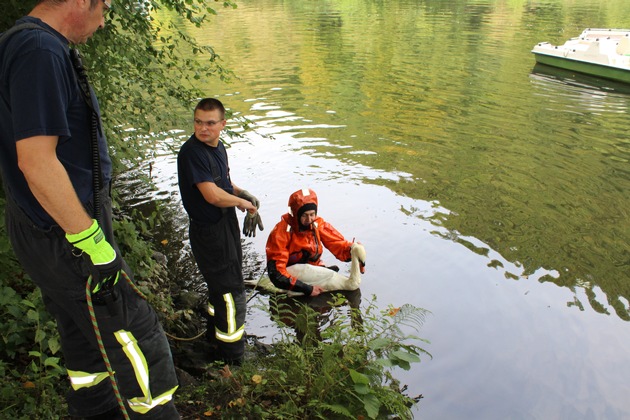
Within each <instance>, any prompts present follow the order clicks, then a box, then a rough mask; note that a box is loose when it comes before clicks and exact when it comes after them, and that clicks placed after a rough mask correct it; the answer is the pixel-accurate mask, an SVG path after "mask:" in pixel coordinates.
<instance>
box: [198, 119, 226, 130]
mask: <svg viewBox="0 0 630 420" xmlns="http://www.w3.org/2000/svg"><path fill="white" fill-rule="evenodd" d="M222 121H224V120H219V121H212V120H210V121H201V120H199V119H197V118H195V125H196V126H199V127H208V128H210V127H214V126H215V125H217V124H219V123H220V122H222Z"/></svg>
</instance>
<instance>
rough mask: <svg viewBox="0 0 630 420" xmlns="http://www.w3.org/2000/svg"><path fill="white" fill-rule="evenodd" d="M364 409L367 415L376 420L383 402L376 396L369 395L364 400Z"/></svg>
mask: <svg viewBox="0 0 630 420" xmlns="http://www.w3.org/2000/svg"><path fill="white" fill-rule="evenodd" d="M363 407H364V408H365V411H366V412H367V415H368V416H369V417H370V418H371V419H375V418H376V417H377V416H378V410H379V409H380V408H381V402H380V401H379V400H378V398H376V396H375V395H374V394H369V395H366V396H365V397H364V398H363Z"/></svg>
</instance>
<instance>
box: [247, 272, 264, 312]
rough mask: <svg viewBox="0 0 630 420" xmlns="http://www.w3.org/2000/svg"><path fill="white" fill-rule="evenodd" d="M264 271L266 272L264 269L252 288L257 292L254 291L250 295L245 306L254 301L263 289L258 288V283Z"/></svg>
mask: <svg viewBox="0 0 630 420" xmlns="http://www.w3.org/2000/svg"><path fill="white" fill-rule="evenodd" d="M266 271H267V269H264V270H263V271H262V273H261V274H260V277H258V281H257V282H256V285H255V286H254V290H256V289H258V290H257V291H255V292H254V293H252V295H251V296H250V297H249V298H247V302H245V303H246V304H247V303H249V301H250V300H252V299H254V298H255V297H256V296H258V295H259V294H260V292H261V291H262V290H263V289H259V288H258V283H260V280H261V279H262V278H263V276H264V275H265V272H266Z"/></svg>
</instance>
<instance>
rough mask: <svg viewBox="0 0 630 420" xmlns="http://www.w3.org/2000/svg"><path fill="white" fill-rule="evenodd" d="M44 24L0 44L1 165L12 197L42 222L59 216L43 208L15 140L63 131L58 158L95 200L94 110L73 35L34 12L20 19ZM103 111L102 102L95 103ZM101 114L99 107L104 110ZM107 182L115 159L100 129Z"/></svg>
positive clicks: (81, 191) (82, 193) (81, 192)
mask: <svg viewBox="0 0 630 420" xmlns="http://www.w3.org/2000/svg"><path fill="white" fill-rule="evenodd" d="M22 22H30V23H36V24H38V25H40V26H42V27H44V28H46V29H48V31H51V32H53V34H51V33H49V32H47V31H44V30H39V29H24V30H21V31H18V32H16V33H14V34H13V35H11V36H10V37H9V38H8V39H6V40H5V41H4V42H3V43H2V44H0V168H1V169H2V178H3V181H4V183H5V186H6V187H7V189H8V191H9V194H10V195H11V197H12V198H13V199H14V200H15V201H16V202H17V204H18V205H19V206H20V208H22V210H23V211H24V212H25V213H26V214H27V215H28V216H29V218H30V219H31V220H32V221H33V222H34V223H35V224H36V225H38V226H40V227H42V228H48V227H50V226H53V225H55V224H56V223H55V222H54V220H53V219H52V218H51V217H50V215H48V213H46V212H45V211H44V209H43V208H42V207H41V205H40V204H39V202H38V201H37V200H36V199H35V197H34V196H33V194H32V193H31V190H30V189H29V187H28V184H27V182H26V179H25V178H24V175H23V174H22V171H20V169H19V167H18V165H17V153H16V147H15V145H16V142H18V141H20V140H22V139H26V138H29V137H34V136H58V137H59V141H58V144H57V157H58V159H59V161H60V162H61V163H62V164H63V166H64V167H65V169H66V171H67V172H68V175H69V177H70V181H71V182H72V185H73V186H74V189H75V190H76V192H77V195H78V196H79V199H80V200H81V202H82V203H83V204H86V203H87V202H88V201H90V200H91V199H92V196H93V194H92V151H91V138H92V134H91V110H90V109H89V108H88V106H87V104H86V102H85V100H84V99H83V96H82V94H81V91H80V88H79V85H78V82H77V78H76V74H75V72H74V68H73V67H72V62H71V61H70V55H69V49H68V40H66V39H65V37H64V36H63V35H61V34H60V33H58V32H57V31H55V30H54V29H52V28H51V27H50V26H48V25H46V24H45V23H43V22H42V21H41V20H39V19H37V18H34V17H28V16H27V17H24V18H22V19H20V20H18V21H17V22H16V24H19V23H22ZM96 109H97V112H99V111H98V104H96ZM99 115H100V112H99ZM98 141H99V150H100V159H101V171H102V174H103V182H104V185H107V184H108V183H109V182H110V180H111V160H110V158H109V154H108V150H107V142H106V139H105V137H104V136H103V135H102V134H101V133H99V138H98Z"/></svg>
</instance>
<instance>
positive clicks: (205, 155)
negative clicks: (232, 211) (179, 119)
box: [177, 134, 234, 223]
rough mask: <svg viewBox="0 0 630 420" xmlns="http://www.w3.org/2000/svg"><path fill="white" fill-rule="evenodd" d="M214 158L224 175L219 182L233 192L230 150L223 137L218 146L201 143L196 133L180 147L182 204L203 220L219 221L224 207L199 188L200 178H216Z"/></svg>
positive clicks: (219, 184) (202, 180) (206, 221)
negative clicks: (213, 172)
mask: <svg viewBox="0 0 630 420" xmlns="http://www.w3.org/2000/svg"><path fill="white" fill-rule="evenodd" d="M210 159H213V160H214V162H215V166H216V168H217V170H218V174H217V175H218V176H220V177H221V179H220V180H218V182H217V186H218V187H219V188H222V189H223V190H225V191H226V192H228V193H229V194H232V193H233V191H234V189H233V188H232V181H231V180H230V167H229V165H228V157H227V152H226V150H225V146H224V145H223V143H222V142H221V141H219V144H218V145H217V147H212V146H208V145H207V144H205V143H202V142H201V141H200V140H198V139H197V137H195V135H194V134H193V135H192V136H191V137H190V138H189V139H188V140H187V141H186V142H185V143H184V144H183V145H182V147H181V148H180V150H179V154H178V155H177V177H178V181H179V192H180V194H181V197H182V204H183V205H184V209H186V212H187V213H188V215H189V216H190V218H191V219H192V220H194V221H197V222H202V223H216V222H217V221H218V220H219V219H220V218H221V216H222V214H223V212H222V209H221V208H219V207H216V206H213V205H212V204H210V203H208V202H207V201H206V200H205V199H204V198H203V195H202V194H201V191H199V189H198V188H197V184H198V183H200V182H215V179H214V176H213V174H212V165H211V161H210Z"/></svg>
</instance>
